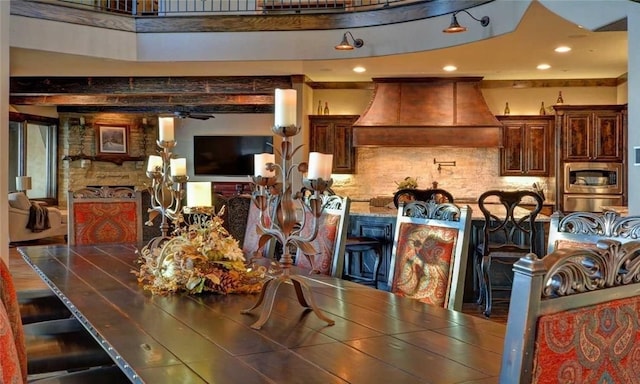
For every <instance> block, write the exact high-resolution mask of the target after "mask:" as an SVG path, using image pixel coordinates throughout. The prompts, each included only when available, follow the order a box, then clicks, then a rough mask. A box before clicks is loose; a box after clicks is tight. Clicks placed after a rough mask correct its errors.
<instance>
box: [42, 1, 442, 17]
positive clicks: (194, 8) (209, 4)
mask: <svg viewBox="0 0 640 384" xmlns="http://www.w3.org/2000/svg"><path fill="white" fill-rule="evenodd" d="M429 1H433V0H56V1H49V2H50V3H56V2H58V3H64V4H65V5H70V6H77V7H80V8H85V9H92V10H95V11H103V12H113V13H118V14H124V15H132V16H196V15H211V14H220V13H225V14H256V13H322V12H357V11H371V10H374V9H381V8H386V7H390V6H396V5H405V4H412V3H423V2H429Z"/></svg>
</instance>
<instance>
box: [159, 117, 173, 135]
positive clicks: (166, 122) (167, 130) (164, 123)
mask: <svg viewBox="0 0 640 384" xmlns="http://www.w3.org/2000/svg"><path fill="white" fill-rule="evenodd" d="M158 126H159V130H160V132H159V138H160V141H174V140H175V137H174V135H173V117H160V118H158Z"/></svg>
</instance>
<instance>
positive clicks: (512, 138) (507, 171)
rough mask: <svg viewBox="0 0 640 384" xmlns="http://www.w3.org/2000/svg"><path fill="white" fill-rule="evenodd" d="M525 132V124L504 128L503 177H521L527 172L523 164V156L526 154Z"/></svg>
mask: <svg viewBox="0 0 640 384" xmlns="http://www.w3.org/2000/svg"><path fill="white" fill-rule="evenodd" d="M523 130H524V124H518V125H505V126H504V128H503V138H502V143H503V145H504V149H503V150H502V151H501V154H502V157H503V158H502V172H501V174H502V175H505V176H506V175H515V176H520V175H522V173H524V171H525V169H524V164H523V162H522V160H523V159H522V154H523V152H524V148H523V142H522V138H523Z"/></svg>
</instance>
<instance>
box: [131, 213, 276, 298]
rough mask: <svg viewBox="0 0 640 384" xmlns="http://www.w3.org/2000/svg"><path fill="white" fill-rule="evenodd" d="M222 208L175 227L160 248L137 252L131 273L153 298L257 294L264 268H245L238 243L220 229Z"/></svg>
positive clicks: (225, 231)
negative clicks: (135, 267) (200, 219)
mask: <svg viewBox="0 0 640 384" xmlns="http://www.w3.org/2000/svg"><path fill="white" fill-rule="evenodd" d="M223 210H224V208H222V209H221V210H220V212H218V214H216V215H213V216H212V217H211V218H210V219H208V220H205V221H204V222H197V223H195V224H189V225H186V223H184V222H182V224H183V225H182V226H180V225H178V226H177V227H178V229H177V230H176V231H175V236H173V237H172V238H170V239H168V240H166V241H165V242H164V243H163V244H162V245H161V246H159V247H155V248H153V249H152V248H150V247H144V248H143V249H142V250H141V251H140V257H139V258H138V263H139V264H140V270H139V271H134V272H133V273H134V274H135V275H136V276H137V277H138V282H139V283H140V284H142V286H143V288H144V289H146V290H149V291H151V292H152V293H153V294H166V293H172V292H187V293H190V294H195V293H201V292H215V293H219V294H227V293H257V292H260V290H261V288H262V285H263V283H264V280H265V272H266V271H265V268H263V267H248V266H247V265H246V264H245V259H244V255H243V253H242V250H241V249H240V246H239V244H238V241H237V240H236V239H234V238H233V237H232V236H231V235H230V234H229V232H228V231H227V230H226V229H225V228H224V227H223V226H222V223H223V219H222V217H221V216H222V214H223V212H224V211H223Z"/></svg>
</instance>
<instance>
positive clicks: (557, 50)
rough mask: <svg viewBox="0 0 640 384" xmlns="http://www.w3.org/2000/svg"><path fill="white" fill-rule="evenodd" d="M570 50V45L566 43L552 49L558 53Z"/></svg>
mask: <svg viewBox="0 0 640 384" xmlns="http://www.w3.org/2000/svg"><path fill="white" fill-rule="evenodd" d="M570 50H571V47H567V46H566V45H561V46H559V47H557V48H556V49H554V51H556V52H558V53H566V52H569V51H570Z"/></svg>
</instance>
